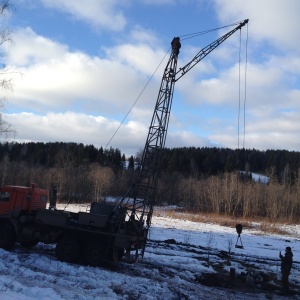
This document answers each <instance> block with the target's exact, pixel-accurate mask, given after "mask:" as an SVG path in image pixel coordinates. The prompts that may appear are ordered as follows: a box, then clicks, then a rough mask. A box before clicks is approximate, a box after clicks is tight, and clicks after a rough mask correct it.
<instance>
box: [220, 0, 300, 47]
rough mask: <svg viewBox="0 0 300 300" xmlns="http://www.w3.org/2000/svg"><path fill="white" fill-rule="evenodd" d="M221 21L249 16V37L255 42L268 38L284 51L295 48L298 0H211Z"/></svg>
mask: <svg viewBox="0 0 300 300" xmlns="http://www.w3.org/2000/svg"><path fill="white" fill-rule="evenodd" d="M215 5H216V11H217V14H218V17H219V19H220V20H221V22H222V23H225V24H228V23H232V22H235V21H239V20H243V19H246V18H249V36H250V37H251V39H252V40H254V41H256V42H261V41H268V42H269V43H271V44H273V45H274V46H276V47H278V48H279V49H281V51H285V50H286V49H292V50H296V51H299V49H300V41H299V39H298V38H297V37H298V36H299V30H298V28H299V11H300V1H298V0H285V1H282V0H264V1H261V0H230V1H227V0H215Z"/></svg>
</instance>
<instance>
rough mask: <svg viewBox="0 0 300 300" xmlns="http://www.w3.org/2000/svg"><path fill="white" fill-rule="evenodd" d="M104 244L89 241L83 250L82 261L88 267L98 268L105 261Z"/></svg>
mask: <svg viewBox="0 0 300 300" xmlns="http://www.w3.org/2000/svg"><path fill="white" fill-rule="evenodd" d="M106 246H107V245H106V244H105V243H101V242H99V241H90V242H88V243H87V245H86V246H85V248H84V250H83V256H84V261H85V263H86V264H88V265H90V266H99V265H100V264H101V263H102V262H103V261H104V260H105V259H106Z"/></svg>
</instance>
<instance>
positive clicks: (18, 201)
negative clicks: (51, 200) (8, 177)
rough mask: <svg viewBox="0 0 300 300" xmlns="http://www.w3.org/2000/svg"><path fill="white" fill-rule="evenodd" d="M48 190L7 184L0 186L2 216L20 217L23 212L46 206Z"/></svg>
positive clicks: (0, 212)
mask: <svg viewBox="0 0 300 300" xmlns="http://www.w3.org/2000/svg"><path fill="white" fill-rule="evenodd" d="M47 198H48V192H47V191H46V190H43V189H40V188H37V187H36V186H35V184H32V185H31V186H30V187H25V186H13V185H5V186H1V187H0V216H3V215H6V216H10V217H18V216H19V215H20V214H21V213H22V212H32V211H36V210H37V209H39V208H46V205H47Z"/></svg>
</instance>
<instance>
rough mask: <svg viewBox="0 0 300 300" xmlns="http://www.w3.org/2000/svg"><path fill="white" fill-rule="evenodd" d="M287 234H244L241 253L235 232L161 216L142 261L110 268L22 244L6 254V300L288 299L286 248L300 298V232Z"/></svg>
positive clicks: (0, 275)
mask: <svg viewBox="0 0 300 300" xmlns="http://www.w3.org/2000/svg"><path fill="white" fill-rule="evenodd" d="M69 209H70V208H69V207H68V210H69ZM73 210H74V207H73ZM77 210H78V209H77ZM284 230H286V231H288V232H289V234H288V235H272V234H264V233H262V232H260V231H258V230H254V229H247V228H244V229H243V232H242V234H241V241H242V244H243V246H244V248H243V249H241V248H236V247H235V244H236V241H237V237H238V236H237V233H236V230H235V228H229V227H223V226H218V225H215V224H209V223H196V222H190V221H184V220H179V219H171V218H168V217H166V216H164V213H163V212H161V213H160V214H157V216H154V217H153V220H152V228H151V231H150V240H149V244H148V246H147V248H146V252H145V256H144V258H143V259H141V260H140V261H138V262H135V263H132V262H131V263H130V262H126V261H122V262H119V263H118V264H108V265H105V266H103V267H90V266H80V265H75V264H68V263H63V262H60V261H58V260H57V259H56V257H55V253H54V246H52V245H44V244H41V243H39V244H38V245H37V246H35V247H34V248H32V249H31V250H28V249H24V248H22V247H21V246H19V245H16V247H15V248H14V250H13V251H12V252H7V251H5V250H2V249H0V256H1V260H0V299H1V300H10V299H14V300H32V299H38V300H57V299H70V300H71V299H79V300H89V299H124V300H125V299H128V300H133V299H141V300H150V299H161V300H169V299H195V300H196V299H197V300H198V299H222V300H223V299H236V300H239V299H244V300H246V299H286V297H282V296H280V294H279V293H280V291H279V289H280V260H279V258H278V254H279V250H281V251H282V252H283V253H284V249H285V247H286V246H290V247H291V248H292V251H293V253H294V265H293V269H292V273H291V276H290V283H291V288H292V293H293V295H291V296H290V297H289V298H291V299H300V263H299V258H300V257H299V256H300V227H299V226H285V227H284ZM240 244H241V243H240V240H239V245H240ZM229 252H230V254H229ZM230 269H231V275H232V276H230ZM234 275H235V276H234Z"/></svg>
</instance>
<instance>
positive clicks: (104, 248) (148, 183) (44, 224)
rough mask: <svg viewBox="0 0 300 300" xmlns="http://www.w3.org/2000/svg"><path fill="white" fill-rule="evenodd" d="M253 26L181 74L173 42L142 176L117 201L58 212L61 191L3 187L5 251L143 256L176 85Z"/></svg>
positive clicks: (90, 257) (1, 240)
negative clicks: (50, 249) (45, 247)
mask: <svg viewBox="0 0 300 300" xmlns="http://www.w3.org/2000/svg"><path fill="white" fill-rule="evenodd" d="M247 23H248V19H246V20H244V21H243V22H240V23H238V25H237V26H236V27H235V28H234V29H233V30H231V31H229V32H228V33H226V34H224V35H223V36H222V37H220V38H218V39H217V40H215V41H214V42H212V43H211V44H209V45H208V46H206V47H205V48H203V49H201V50H200V51H199V52H198V53H197V54H196V55H195V57H194V58H193V59H192V60H191V61H190V62H189V63H188V64H186V65H185V66H184V67H182V68H179V70H177V60H178V55H179V51H180V48H181V42H180V38H179V37H174V38H173V40H172V42H171V55H170V58H169V60H168V63H167V65H166V67H165V69H164V73H163V77H162V81H161V85H160V89H159V93H158V97H157V101H156V105H155V108H154V112H153V116H152V120H151V124H150V127H149V131H148V135H147V139H146V143H145V147H144V150H143V155H142V159H141V163H140V166H139V173H138V174H139V175H138V177H137V180H136V182H135V184H134V185H133V186H132V187H131V188H130V189H129V191H128V192H127V193H126V195H125V196H124V197H123V198H121V199H120V201H118V202H117V203H105V202H93V203H91V206H90V210H89V211H86V212H78V213H75V212H71V211H65V210H58V209H56V190H55V189H53V190H52V191H51V199H50V204H49V206H48V208H47V197H48V192H47V191H46V190H44V189H40V188H37V187H36V186H35V185H34V184H33V185H32V186H31V187H23V186H12V185H6V186H2V187H0V248H4V249H6V250H11V249H12V248H13V247H14V245H15V243H16V242H18V243H20V244H21V245H23V246H25V247H29V246H34V245H35V244H37V243H38V242H42V243H47V244H56V247H55V253H56V256H57V258H58V259H59V260H61V261H65V262H79V263H85V264H88V265H93V266H97V265H100V264H101V263H102V262H103V261H107V260H113V261H118V260H120V259H121V258H122V257H123V256H124V254H125V253H126V256H127V257H128V258H130V256H131V253H132V252H133V255H132V256H133V257H134V258H135V259H138V258H139V257H143V256H144V252H145V247H146V243H147V239H148V232H149V229H150V226H151V219H152V214H153V208H154V205H155V199H156V195H157V184H158V178H159V171H160V164H161V158H162V150H163V149H164V147H165V142H166V136H167V131H168V124H169V118H170V112H171V106H172V99H173V93H174V86H175V83H176V82H177V81H178V80H179V79H180V78H181V77H182V76H184V75H185V74H186V73H187V72H188V71H189V70H191V69H192V68H193V67H194V66H195V65H196V64H198V63H199V62H200V61H201V60H202V59H203V58H204V57H206V56H207V55H208V54H209V53H210V52H212V51H213V50H214V49H215V48H217V47H218V46H219V45H220V44H222V43H223V42H224V41H225V40H226V39H228V38H229V37H230V36H231V35H232V34H234V33H235V32H236V31H238V30H240V29H241V28H242V27H243V26H245V25H246V24H247Z"/></svg>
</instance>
